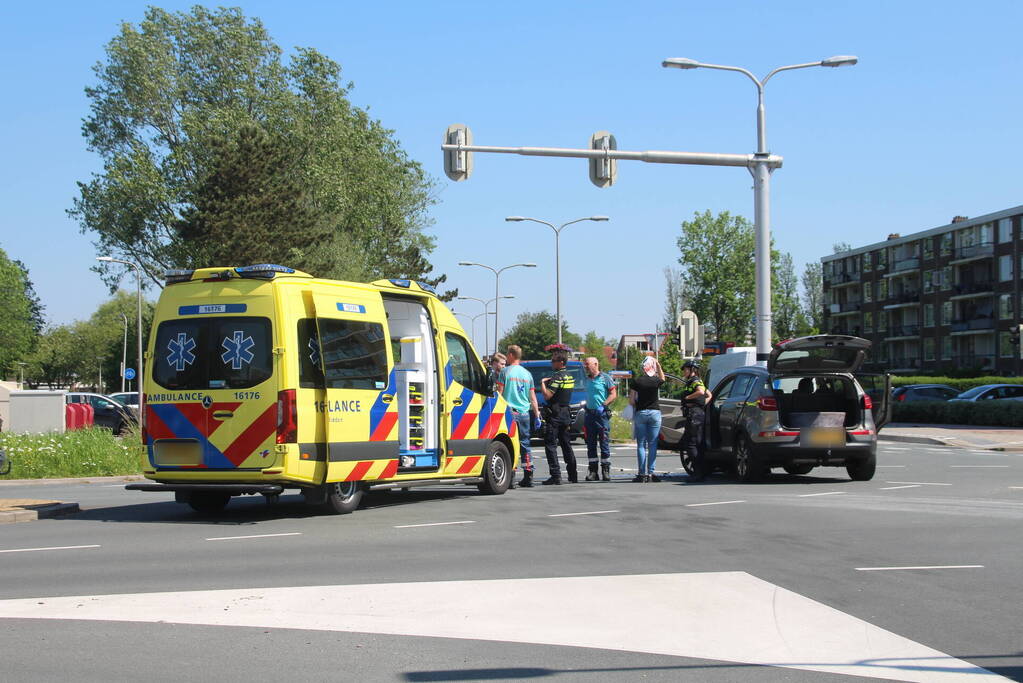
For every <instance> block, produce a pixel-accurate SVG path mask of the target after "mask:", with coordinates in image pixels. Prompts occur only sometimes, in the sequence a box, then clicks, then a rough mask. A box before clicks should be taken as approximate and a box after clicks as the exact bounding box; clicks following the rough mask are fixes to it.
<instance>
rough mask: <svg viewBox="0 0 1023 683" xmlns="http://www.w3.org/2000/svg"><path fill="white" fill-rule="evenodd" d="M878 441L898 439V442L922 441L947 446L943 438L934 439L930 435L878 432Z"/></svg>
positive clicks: (932, 444)
mask: <svg viewBox="0 0 1023 683" xmlns="http://www.w3.org/2000/svg"><path fill="white" fill-rule="evenodd" d="M877 440H878V441H896V442H898V443H922V444H927V445H929V446H947V445H948V444H947V443H945V442H944V441H942V440H941V439H932V438H931V437H929V436H902V435H901V434H878V435H877Z"/></svg>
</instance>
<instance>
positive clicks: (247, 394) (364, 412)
mask: <svg viewBox="0 0 1023 683" xmlns="http://www.w3.org/2000/svg"><path fill="white" fill-rule="evenodd" d="M146 358H147V359H148V360H147V362H146V371H145V377H144V385H143V386H144V392H145V396H144V405H145V419H144V426H143V434H142V438H143V440H144V442H145V444H146V451H147V453H146V458H147V460H146V462H145V464H144V474H145V477H146V478H147V479H149V480H151V482H147V483H139V484H129V485H128V486H127V488H129V489H133V490H142V491H173V492H174V493H175V499H176V500H177V501H178V502H181V503H187V504H188V505H190V506H191V507H192V508H194V509H195V510H198V511H200V512H206V513H213V512H217V511H220V510H222V509H223V508H224V506H226V505H227V503H228V502H229V501H230V499H231V496H235V495H246V494H263V495H264V496H267V498H268V500H270V501H275V500H276V498H277V496H279V495H280V494H281V493H282V492H283V491H284V490H285V489H298V490H300V491H301V493H302V494H303V495H304V496H305V499H306V502H308V503H310V504H313V505H318V506H322V507H324V508H325V509H326V510H328V511H330V512H334V513H346V512H351V511H352V510H354V509H355V508H356V507H358V505H359V502H360V500H361V498H362V495H363V493H364V492H365V491H366V490H367V489H370V488H407V487H412V486H420V485H425V484H451V483H464V484H475V485H477V486H478V487H479V489H480V491H483V492H485V493H491V494H500V493H504V492H505V491H506V490H507V489H508V487H509V485H510V484H511V482H512V479H513V477H514V474H515V467H516V466H517V463H518V457H519V452H518V438H517V436H516V425H515V421H514V419H512V414H511V411H510V410H509V409H508V405H507V403H506V402H505V401H504V399H503V398H501V397H499V396H492V391H493V388H492V379H490V377H489V376H488V373H487V372H486V371H485V369H484V367H483V365H482V363H481V362H480V360H479V358H478V357H477V355H476V353H475V351H474V350H473V347H472V345H471V344H470V343H469V340H468V339H466V336H465V332H464V331H463V330H462V327H461V326H460V325H459V324H458V322H457V320H456V319H455V316H454V315H453V314H452V313H451V311H450V310H449V309H448V308H447V307H446V306H445V305H444V304H443V303H442V302H441V301H440V299H438V298H437V296H436V295H435V294H434V293H433V292H432V290H430V289H429V288H427V287H425V286H423V285H420V284H418V283H416V282H415V281H412V280H400V279H394V280H379V281H376V282H373V283H370V284H359V283H352V282H339V281H335V280H326V279H318V278H314V277H313V276H311V275H308V274H306V273H302V272H300V271H296V270H294V269H292V268H287V267H284V266H278V265H272V264H262V265H253V266H244V267H237V268H236V267H231V268H202V269H198V270H194V271H171V272H169V273H168V275H167V286H166V287H165V288H164V291H163V294H162V295H161V296H160V300H159V302H158V303H157V306H156V313H155V317H154V320H153V329H152V331H151V333H150V338H149V346H148V350H147V352H146Z"/></svg>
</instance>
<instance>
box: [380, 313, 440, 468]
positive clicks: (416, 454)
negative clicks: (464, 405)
mask: <svg viewBox="0 0 1023 683" xmlns="http://www.w3.org/2000/svg"><path fill="white" fill-rule="evenodd" d="M384 307H385V308H386V310H387V323H388V327H389V328H390V333H391V335H392V339H395V340H397V341H399V343H400V354H401V356H400V362H398V363H396V364H395V366H394V370H395V373H394V379H395V384H396V387H395V394H396V398H397V399H398V444H399V445H398V447H399V463H398V464H399V469H398V471H399V472H402V471H405V472H409V471H425V470H437V469H438V468H439V467H440V450H439V448H438V439H437V427H438V414H437V369H436V353H435V349H434V346H433V343H432V340H433V336H432V330H431V326H430V321H429V316H428V315H427V312H426V309H425V308H424V307H423V306H422V304H419V303H417V302H412V301H406V300H390V299H386V298H385V300H384Z"/></svg>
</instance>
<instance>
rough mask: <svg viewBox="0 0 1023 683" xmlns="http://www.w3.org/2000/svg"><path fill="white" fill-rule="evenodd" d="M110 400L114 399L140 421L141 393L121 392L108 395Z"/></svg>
mask: <svg viewBox="0 0 1023 683" xmlns="http://www.w3.org/2000/svg"><path fill="white" fill-rule="evenodd" d="M107 395H108V396H109V397H110V398H112V399H114V400H115V401H117V402H118V403H120V404H121V405H122V406H124V407H125V408H127V409H128V410H130V411H131V413H132V414H133V415H134V416H135V419H136V420H137V419H138V416H139V392H137V391H119V392H117V393H116V394H107Z"/></svg>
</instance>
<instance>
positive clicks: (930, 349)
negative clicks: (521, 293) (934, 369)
mask: <svg viewBox="0 0 1023 683" xmlns="http://www.w3.org/2000/svg"><path fill="white" fill-rule="evenodd" d="M924 360H934V337H924Z"/></svg>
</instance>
